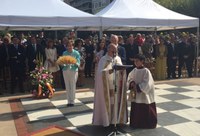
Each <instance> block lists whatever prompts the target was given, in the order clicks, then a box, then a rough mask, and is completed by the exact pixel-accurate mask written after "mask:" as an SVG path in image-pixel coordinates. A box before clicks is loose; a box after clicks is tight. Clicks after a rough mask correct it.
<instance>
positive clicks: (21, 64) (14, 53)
mask: <svg viewBox="0 0 200 136" xmlns="http://www.w3.org/2000/svg"><path fill="white" fill-rule="evenodd" d="M12 41H13V44H11V45H10V47H9V48H8V54H9V64H10V72H11V91H10V93H11V94H13V93H15V88H16V83H17V82H18V84H19V89H20V92H24V87H23V78H24V73H25V59H26V55H25V48H24V46H22V45H20V44H19V39H18V38H17V37H13V38H12Z"/></svg>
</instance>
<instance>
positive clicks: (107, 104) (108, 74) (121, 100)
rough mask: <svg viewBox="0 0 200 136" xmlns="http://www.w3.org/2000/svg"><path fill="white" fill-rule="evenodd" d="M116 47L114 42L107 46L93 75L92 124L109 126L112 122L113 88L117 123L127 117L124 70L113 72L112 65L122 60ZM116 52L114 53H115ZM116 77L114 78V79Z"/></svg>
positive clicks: (122, 121) (124, 120)
mask: <svg viewBox="0 0 200 136" xmlns="http://www.w3.org/2000/svg"><path fill="white" fill-rule="evenodd" d="M116 52H117V48H116V46H115V45H114V44H110V45H109V46H108V52H107V54H106V55H105V56H103V57H102V58H101V59H100V61H99V64H98V68H97V75H96V77H95V95H94V111H93V120H92V124H93V125H101V126H104V127H106V126H109V125H110V124H114V123H115V120H114V94H115V92H114V90H115V85H116V90H117V97H118V99H117V101H118V104H117V105H118V106H117V120H116V123H117V124H125V123H127V121H128V118H127V99H126V98H127V97H126V90H127V89H126V70H117V71H116V74H115V72H113V71H114V70H113V65H114V64H120V65H122V61H121V59H120V57H119V56H117V54H116ZM115 54H116V55H115ZM114 79H116V80H114Z"/></svg>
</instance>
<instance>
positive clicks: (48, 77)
mask: <svg viewBox="0 0 200 136" xmlns="http://www.w3.org/2000/svg"><path fill="white" fill-rule="evenodd" d="M35 63H36V68H35V70H33V71H31V72H30V77H31V84H32V87H33V89H32V94H33V96H34V97H36V98H51V97H52V96H53V95H54V91H55V89H54V88H53V87H52V84H53V76H52V74H51V72H49V71H48V70H46V69H45V68H44V67H43V57H42V55H40V54H39V55H38V56H37V57H36V60H35Z"/></svg>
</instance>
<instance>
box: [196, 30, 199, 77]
mask: <svg viewBox="0 0 200 136" xmlns="http://www.w3.org/2000/svg"><path fill="white" fill-rule="evenodd" d="M196 50H197V54H196V76H198V75H199V59H198V58H199V27H197V48H196Z"/></svg>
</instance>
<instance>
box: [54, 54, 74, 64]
mask: <svg viewBox="0 0 200 136" xmlns="http://www.w3.org/2000/svg"><path fill="white" fill-rule="evenodd" d="M76 62H77V60H76V59H75V58H74V57H72V56H61V57H59V58H58V60H57V61H56V63H57V64H58V65H63V64H75V63H76Z"/></svg>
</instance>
